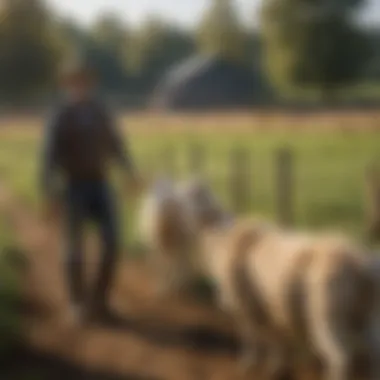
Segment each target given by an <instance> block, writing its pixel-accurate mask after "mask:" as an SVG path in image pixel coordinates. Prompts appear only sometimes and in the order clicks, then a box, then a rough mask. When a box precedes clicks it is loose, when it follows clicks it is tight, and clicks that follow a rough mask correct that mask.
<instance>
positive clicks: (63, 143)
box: [41, 101, 134, 193]
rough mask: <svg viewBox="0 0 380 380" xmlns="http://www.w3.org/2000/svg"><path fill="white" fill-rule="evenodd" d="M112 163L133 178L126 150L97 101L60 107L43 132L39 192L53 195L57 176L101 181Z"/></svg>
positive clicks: (120, 137) (131, 163) (66, 178)
mask: <svg viewBox="0 0 380 380" xmlns="http://www.w3.org/2000/svg"><path fill="white" fill-rule="evenodd" d="M112 159H116V160H117V161H118V162H119V163H120V164H121V165H122V167H123V168H124V169H125V170H127V171H128V172H129V173H130V174H131V175H133V171H134V167H133V162H132V159H131V156H130V154H129V149H127V147H125V146H124V141H123V138H122V136H121V135H120V134H119V132H118V130H117V128H116V126H115V123H114V121H113V120H112V117H111V115H110V114H109V112H108V111H107V110H106V108H105V107H104V106H103V105H102V104H101V103H100V102H98V101H86V102H81V103H66V104H63V105H61V106H60V107H59V108H58V110H56V111H55V112H54V114H53V117H52V118H51V120H50V122H49V123H48V124H47V127H46V131H45V141H44V147H43V162H42V180H41V182H42V191H43V192H44V193H51V192H53V191H55V182H56V179H57V174H58V173H59V174H61V175H62V176H63V179H64V180H65V181H75V180H79V181H81V180H104V179H105V177H106V176H107V172H108V164H109V162H110V161H111V160H112Z"/></svg>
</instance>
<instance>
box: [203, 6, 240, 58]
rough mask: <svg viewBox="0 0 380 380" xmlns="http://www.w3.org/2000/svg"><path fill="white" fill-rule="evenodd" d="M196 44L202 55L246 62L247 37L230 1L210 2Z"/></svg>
mask: <svg viewBox="0 0 380 380" xmlns="http://www.w3.org/2000/svg"><path fill="white" fill-rule="evenodd" d="M198 43H199V50H200V51H201V52H202V53H206V54H212V55H215V56H218V57H220V58H224V59H227V60H232V61H237V62H242V61H243V62H244V61H246V59H247V56H246V44H247V35H246V32H245V31H244V29H243V27H242V25H241V23H240V22H239V18H238V16H237V12H236V9H235V7H234V3H233V1H232V0H212V4H211V7H210V9H209V10H208V11H207V12H206V14H205V15H204V17H203V19H202V21H201V23H200V26H199V29H198Z"/></svg>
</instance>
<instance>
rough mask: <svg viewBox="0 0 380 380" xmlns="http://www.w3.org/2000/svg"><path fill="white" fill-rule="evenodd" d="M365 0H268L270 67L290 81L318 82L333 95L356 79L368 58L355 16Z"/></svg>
mask: <svg viewBox="0 0 380 380" xmlns="http://www.w3.org/2000/svg"><path fill="white" fill-rule="evenodd" d="M360 3H361V0H322V1H318V2H317V1H315V0H267V1H266V2H265V4H264V7H263V15H262V31H263V36H264V46H265V57H266V62H265V64H266V67H267V68H268V70H269V74H270V76H271V77H272V79H273V80H274V81H275V82H276V83H278V84H280V85H284V86H292V85H293V86H294V85H296V86H310V87H314V88H318V89H319V90H320V91H321V93H322V95H323V96H330V95H331V94H332V93H333V92H334V91H335V90H336V89H337V88H339V87H340V86H342V85H346V84H349V83H351V82H353V81H355V80H356V79H357V78H358V77H359V75H360V74H361V72H362V69H363V65H364V64H365V62H366V60H367V59H368V53H369V50H368V44H367V39H366V38H365V35H364V32H362V31H361V30H359V28H358V27H357V26H356V25H355V23H354V19H353V11H354V10H355V9H356V7H357V6H359V5H360Z"/></svg>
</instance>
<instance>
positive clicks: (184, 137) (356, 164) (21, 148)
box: [0, 114, 380, 241]
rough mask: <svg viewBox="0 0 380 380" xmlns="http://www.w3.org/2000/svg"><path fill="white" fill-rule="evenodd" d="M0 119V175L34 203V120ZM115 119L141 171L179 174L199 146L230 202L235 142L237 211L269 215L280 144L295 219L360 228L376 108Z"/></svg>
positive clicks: (377, 122)
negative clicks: (243, 194)
mask: <svg viewBox="0 0 380 380" xmlns="http://www.w3.org/2000/svg"><path fill="white" fill-rule="evenodd" d="M1 124H2V126H1V127H0V128H1V132H0V133H1V135H0V136H1V137H0V174H1V177H2V178H3V180H4V181H5V182H6V183H7V185H8V186H9V187H10V188H11V189H12V190H13V191H14V192H15V194H17V196H18V197H19V199H20V201H24V202H25V203H26V205H28V206H31V207H33V208H36V207H38V182H37V178H38V165H39V158H40V150H41V132H42V128H41V125H42V120H40V119H36V118H31V119H30V120H29V119H27V118H23V119H20V120H18V121H14V120H11V121H8V122H6V121H3V122H2V123H1ZM121 124H122V125H123V126H124V127H125V130H127V131H128V136H129V142H130V145H131V150H132V152H133V155H134V156H135V159H136V161H137V166H138V168H139V169H140V171H141V172H142V173H143V175H144V176H145V177H146V178H149V179H150V178H152V174H153V173H155V174H157V173H172V174H173V175H174V176H175V177H177V178H186V177H187V176H188V175H189V173H190V172H191V165H192V164H191V162H190V159H191V157H190V156H191V149H192V146H194V145H196V146H197V147H198V149H200V150H201V151H200V153H202V157H199V159H201V158H202V162H201V163H200V164H201V165H202V171H203V173H204V175H206V176H207V178H208V179H209V180H210V182H211V183H212V184H213V186H214V188H215V189H216V191H217V193H218V194H219V196H220V197H221V199H222V200H223V201H224V203H225V204H227V205H230V206H231V207H232V203H231V196H230V190H229V189H230V187H231V186H229V181H230V178H231V176H232V175H233V171H234V170H236V169H235V168H234V167H233V166H231V157H230V153H231V151H233V150H234V149H235V150H236V149H243V150H244V151H245V152H246V154H247V161H248V162H246V173H247V177H248V178H247V179H246V183H247V185H248V186H249V189H248V191H249V199H247V200H246V204H245V205H244V213H246V214H252V213H258V214H261V215H265V216H268V217H270V218H274V217H275V214H276V207H277V205H276V199H277V196H278V194H277V193H279V192H281V189H279V188H278V184H276V174H275V173H276V155H277V152H278V150H279V149H282V148H287V149H289V150H291V152H292V153H293V161H294V165H293V166H294V167H293V172H294V174H293V177H294V178H293V182H294V183H293V193H292V197H293V198H294V199H293V203H294V205H293V208H294V210H293V213H294V222H295V224H296V225H297V226H302V227H312V228H320V227H322V228H325V227H326V228H329V227H334V228H338V229H344V230H346V231H349V232H350V233H355V234H361V233H362V232H363V227H364V222H365V207H366V199H365V182H364V177H365V171H366V167H367V166H368V164H369V163H371V162H373V161H375V162H376V161H379V162H380V136H379V129H380V119H379V116H378V115H377V114H369V115H361V114H359V115H357V114H353V115H339V114H338V115H314V116H308V115H295V116H294V115H293V116H292V115H282V116H281V115H277V114H274V115H264V114H263V115H261V116H258V115H256V116H252V115H226V116H225V117H224V116H223V115H211V116H210V115H209V116H191V115H189V116H186V115H184V116H181V115H179V116H171V117H167V116H162V115H156V116H154V115H152V116H143V115H131V116H130V117H127V118H123V119H122V120H121ZM195 154H196V153H195ZM193 155H194V153H193ZM131 201H132V200H131V199H130V197H129V198H128V196H126V202H125V203H124V205H125V207H124V212H123V216H124V217H125V220H126V223H125V231H124V236H125V237H126V241H131V239H132V240H133V239H134V230H133V226H134V210H135V208H136V204H133V205H131ZM133 201H134V200H133ZM127 237H128V238H127Z"/></svg>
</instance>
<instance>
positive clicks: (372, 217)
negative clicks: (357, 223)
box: [366, 164, 380, 241]
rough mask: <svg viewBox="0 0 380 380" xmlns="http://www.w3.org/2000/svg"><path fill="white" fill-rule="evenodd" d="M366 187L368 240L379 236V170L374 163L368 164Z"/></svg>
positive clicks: (377, 238)
mask: <svg viewBox="0 0 380 380" xmlns="http://www.w3.org/2000/svg"><path fill="white" fill-rule="evenodd" d="M366 187H367V192H366V193H367V194H366V195H367V222H366V223H367V226H366V230H367V234H368V237H369V239H370V240H375V241H377V240H379V238H380V170H379V167H378V166H377V165H375V164H371V165H369V167H368V169H367V173H366Z"/></svg>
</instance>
